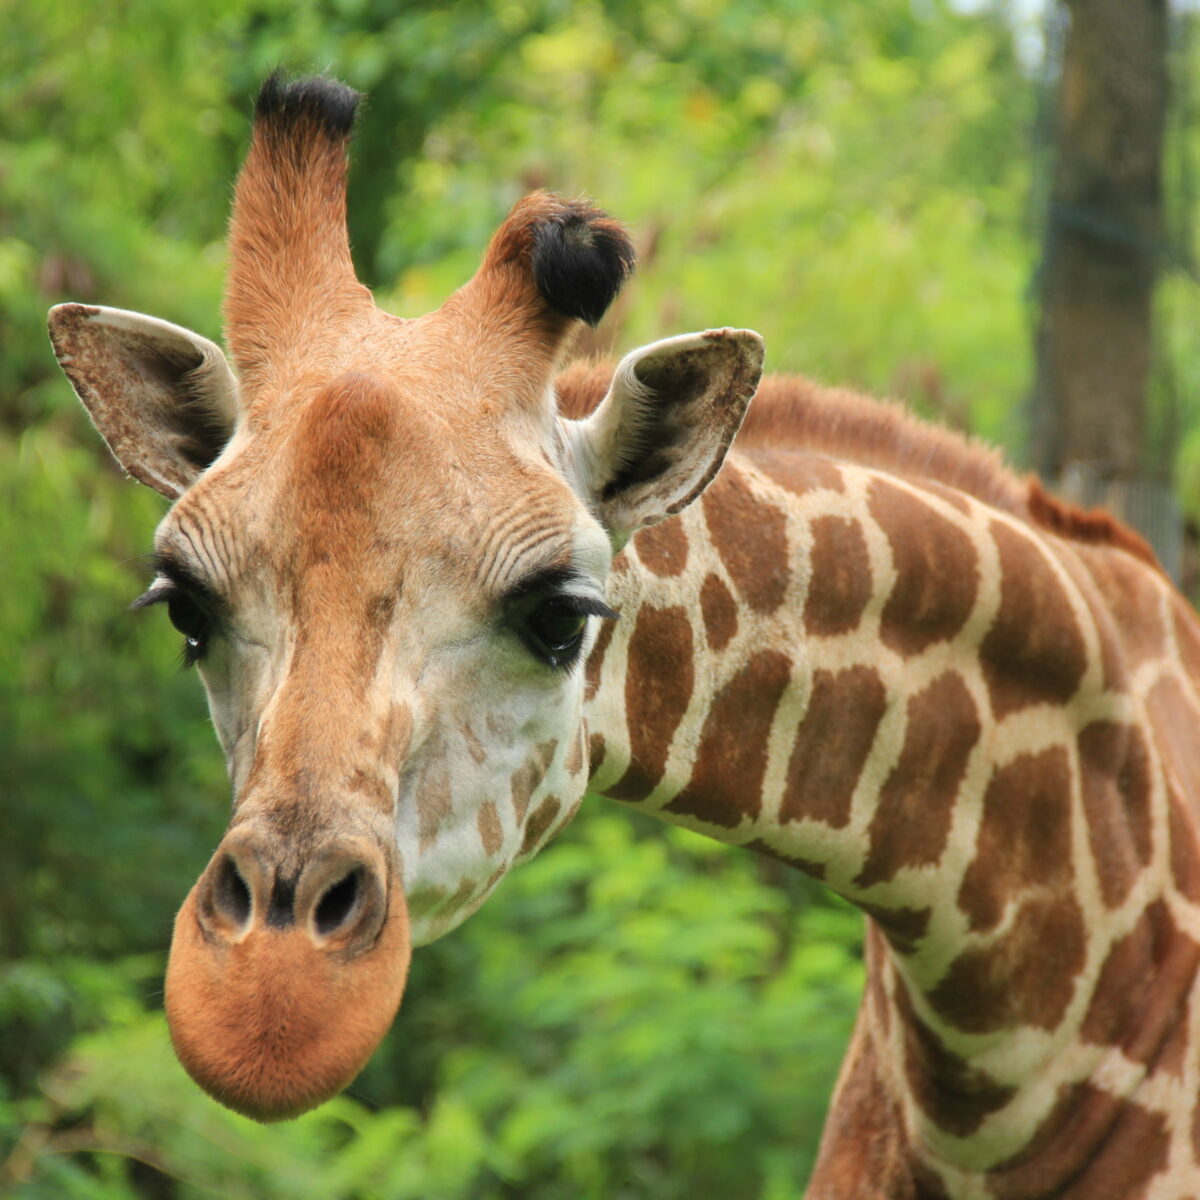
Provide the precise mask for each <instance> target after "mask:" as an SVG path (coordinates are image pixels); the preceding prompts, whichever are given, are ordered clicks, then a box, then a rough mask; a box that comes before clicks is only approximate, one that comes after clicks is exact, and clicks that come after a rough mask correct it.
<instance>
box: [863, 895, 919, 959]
mask: <svg viewBox="0 0 1200 1200" xmlns="http://www.w3.org/2000/svg"><path fill="white" fill-rule="evenodd" d="M858 907H859V908H861V909H862V910H863V912H865V913H866V914H867V916H868V917H870V918H871V919H872V920H873V921H874V922H875V924H876V925H878V926H879V928H880V929H881V930H883V934H884V936H885V937H886V938H887V940H888V942H889V944H890V945H891V947H892V949H893V950H895V951H896V953H897V954H912V952H913V951H914V950H916V948H917V946H918V945H919V944H920V942H921V939H922V938H923V937H924V936H925V934H926V933H927V932H928V930H929V918H930V917H931V916H932V915H933V909H931V908H887V907H885V906H884V905H882V904H862V903H861V902H860V903H859V905H858Z"/></svg>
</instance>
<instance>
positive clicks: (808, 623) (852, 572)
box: [804, 517, 871, 636]
mask: <svg viewBox="0 0 1200 1200" xmlns="http://www.w3.org/2000/svg"><path fill="white" fill-rule="evenodd" d="M810 530H811V532H812V539H813V545H812V582H811V583H810V584H809V587H808V597H807V598H806V600H805V603H804V627H805V629H806V630H807V631H808V632H809V633H810V634H813V635H817V636H820V635H826V636H828V635H831V634H835V633H848V632H849V631H850V630H851V629H854V628H855V627H856V626H857V625H858V623H859V621H860V620H861V619H862V615H863V610H864V609H865V608H866V607H867V602H868V601H869V600H870V599H871V561H870V558H869V556H868V554H867V541H866V538H864V537H863V532H862V530H861V529H860V528H859V526H858V523H857V522H856V521H851V520H849V519H847V518H845V517H817V518H816V520H814V521H813V523H812V525H811V526H810Z"/></svg>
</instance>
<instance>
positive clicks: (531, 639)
mask: <svg viewBox="0 0 1200 1200" xmlns="http://www.w3.org/2000/svg"><path fill="white" fill-rule="evenodd" d="M586 628H587V613H585V612H580V611H579V605H578V603H577V602H574V601H573V598H571V597H567V596H551V597H549V598H548V599H546V600H542V601H541V602H540V603H539V604H538V605H537V606H536V607H535V608H533V609H531V610H530V612H529V613H528V614H527V615H526V617H525V620H524V623H523V627H522V632H523V634H524V635H525V640H526V642H527V643H528V645H529V648H530V649H531V650H532V651H533V652H534V653H535V654H536V655H537V656H538V657H539V658H541V659H543V660H545V661H546V662H548V663H549V664H550V665H551V666H552V667H561V668H564V669H565V668H566V667H569V666H570V665H571V664H572V663H573V662H574V661H575V658H576V656H577V655H578V654H579V647H580V645H581V643H582V642H583V632H584V630H585V629H586Z"/></svg>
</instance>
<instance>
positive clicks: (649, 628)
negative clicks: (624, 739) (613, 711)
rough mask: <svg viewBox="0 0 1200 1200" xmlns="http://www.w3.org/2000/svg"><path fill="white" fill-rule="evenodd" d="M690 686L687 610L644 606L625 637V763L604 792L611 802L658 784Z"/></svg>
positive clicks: (632, 797)
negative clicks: (621, 771) (626, 640)
mask: <svg viewBox="0 0 1200 1200" xmlns="http://www.w3.org/2000/svg"><path fill="white" fill-rule="evenodd" d="M693 684H694V677H693V667H692V623H691V620H690V618H689V617H688V613H687V610H686V609H685V608H682V607H680V606H674V607H671V608H654V607H653V606H652V605H648V604H647V605H644V606H643V607H642V608H641V609H640V611H639V612H638V616H637V624H636V625H635V626H634V628H633V634H632V636H631V637H630V639H629V667H628V670H627V672H626V675H625V720H626V722H627V724H628V728H629V747H630V761H629V767H628V769H627V770H626V772H625V774H624V775H623V776H622V777H621V778H620V779H619V780H618V781H617V782H616V783H615V784H614V785H613V786H612V787H611V788H609V789H608V790H607V792H606V793H605V794H606V795H608V796H610V797H612V798H613V799H614V800H629V801H638V800H644V799H645V798H646V797H647V796H648V795H650V793H651V792H652V791H654V789H655V788H656V787H657V786H658V783H659V781H660V780H661V779H662V775H663V771H664V770H665V769H666V765H667V754H668V752H669V751H670V748H671V740H672V738H674V736H675V730H676V729H678V727H679V722H680V721H681V720H682V719H683V714H684V712H686V711H687V706H688V701H689V700H690V699H691V697H692V687H693Z"/></svg>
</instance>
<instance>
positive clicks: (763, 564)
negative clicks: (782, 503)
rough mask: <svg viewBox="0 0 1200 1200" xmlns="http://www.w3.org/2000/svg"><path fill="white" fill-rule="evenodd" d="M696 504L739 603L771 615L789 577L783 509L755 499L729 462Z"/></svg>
mask: <svg viewBox="0 0 1200 1200" xmlns="http://www.w3.org/2000/svg"><path fill="white" fill-rule="evenodd" d="M701 504H702V505H703V507H704V519H705V521H706V522H707V524H708V532H709V536H710V538H711V539H712V543H713V546H714V547H715V548H716V551H717V553H718V554H719V555H720V556H721V561H722V562H723V563H724V564H725V569H726V570H727V571H728V572H729V577H730V579H732V580H733V584H734V586H735V587H736V588H737V590H738V591H739V592H740V593H741V595H742V598H743V599H744V600H745V601H746V603H747V604H748V605H750V607H751V608H752V609H754V610H755V611H756V612H761V613H772V612H774V611H775V610H776V609H777V608H778V607H779V606H780V605H781V604H782V603H783V601H784V598H785V597H786V596H787V590H788V582H789V579H790V575H791V569H790V566H789V555H788V540H787V518H786V516H785V515H784V512H783V509H781V508H779V507H777V506H776V505H773V504H768V503H766V502H765V501H763V500H760V499H759V498H758V497H757V496H755V495H754V493H753V492H752V491H751V490H750V485H749V484H748V483H747V482H746V479H745V477H744V476H743V475H742V473H741V472H740V471H738V470H737V468H736V467H734V466H733V464H732V463H726V465H725V469H724V470H723V471H722V472H721V474H720V475H719V476H717V479H716V480H715V482H714V483H713V484H712V486H711V487H710V488H709V489H708V490H707V491H706V492H705V493H704V494H703V496H702V497H701Z"/></svg>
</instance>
